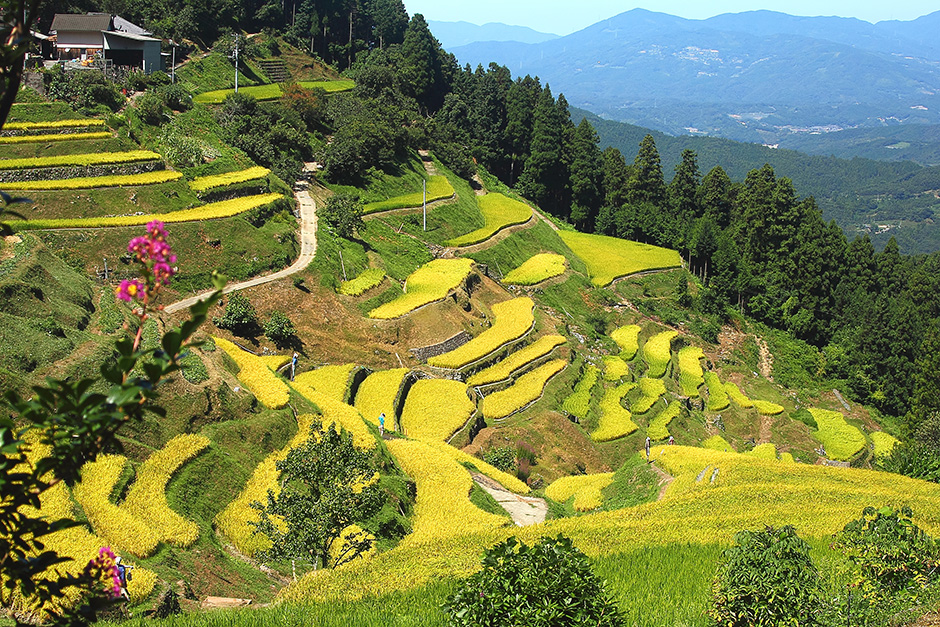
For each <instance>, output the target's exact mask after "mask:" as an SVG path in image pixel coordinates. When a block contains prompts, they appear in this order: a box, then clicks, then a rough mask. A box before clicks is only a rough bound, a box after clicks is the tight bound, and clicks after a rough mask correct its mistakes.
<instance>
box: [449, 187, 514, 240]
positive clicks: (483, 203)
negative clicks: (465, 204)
mask: <svg viewBox="0 0 940 627" xmlns="http://www.w3.org/2000/svg"><path fill="white" fill-rule="evenodd" d="M477 205H478V206H479V207H480V211H481V212H483V218H484V220H485V221H486V224H485V226H484V227H483V228H479V229H477V230H476V231H471V232H470V233H467V234H466V235H462V236H460V237H457V238H455V239H452V240H451V241H449V242H447V245H448V246H457V247H460V246H470V245H472V244H478V243H480V242H483V241H486V240H488V239H489V238H491V237H493V235H495V234H496V233H497V231H500V230H502V229H504V228H506V227H507V226H512V225H514V224H522V223H523V222H528V220H529V218H531V217H532V208H531V207H529V205H527V204H525V203H523V202H519V201H518V200H513V199H512V198H509V197H508V196H504V195H502V194H487V195H486V196H480V197H479V198H477Z"/></svg>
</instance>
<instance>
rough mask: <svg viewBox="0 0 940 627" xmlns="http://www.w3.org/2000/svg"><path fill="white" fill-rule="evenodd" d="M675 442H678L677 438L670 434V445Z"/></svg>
mask: <svg viewBox="0 0 940 627" xmlns="http://www.w3.org/2000/svg"><path fill="white" fill-rule="evenodd" d="M675 443H676V439H675V438H674V437H672V436H671V435H670V436H669V446H672V445H673V444H675Z"/></svg>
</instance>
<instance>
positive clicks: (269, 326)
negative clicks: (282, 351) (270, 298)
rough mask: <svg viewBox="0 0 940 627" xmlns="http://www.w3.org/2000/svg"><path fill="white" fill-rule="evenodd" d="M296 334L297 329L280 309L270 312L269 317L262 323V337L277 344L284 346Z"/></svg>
mask: <svg viewBox="0 0 940 627" xmlns="http://www.w3.org/2000/svg"><path fill="white" fill-rule="evenodd" d="M296 334H297V329H296V328H295V327H294V323H293V322H291V319H290V318H288V317H287V316H285V315H284V314H283V313H281V312H280V311H274V312H272V313H271V317H270V318H268V321H267V322H265V323H264V337H266V338H268V339H269V340H271V341H272V342H274V343H275V344H276V345H277V346H284V345H285V344H288V343H289V342H290V340H291V339H292V338H293V337H294V336H295V335H296Z"/></svg>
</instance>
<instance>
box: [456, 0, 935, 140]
mask: <svg viewBox="0 0 940 627" xmlns="http://www.w3.org/2000/svg"><path fill="white" fill-rule="evenodd" d="M938 18H940V13H938V14H933V15H931V16H926V17H924V18H921V19H920V20H915V21H913V22H898V23H883V24H884V26H879V25H871V24H867V23H866V22H861V21H859V20H843V19H840V18H793V17H792V16H787V15H784V14H780V13H772V12H769V11H757V12H751V13H744V14H737V15H723V16H718V17H715V18H711V19H710V20H686V19H683V18H679V17H674V16H670V15H665V14H662V13H654V12H651V11H646V10H642V9H635V10H633V11H629V12H627V13H623V14H621V15H618V16H615V17H612V18H610V19H608V20H604V21H602V22H599V23H597V24H594V25H592V26H589V27H588V28H586V29H584V30H581V31H578V32H576V33H573V34H571V35H568V36H565V37H560V38H558V39H554V40H551V41H548V42H543V43H540V44H522V43H515V42H501V43H499V42H496V43H494V42H490V43H487V44H479V43H476V44H470V45H467V46H462V47H457V48H454V49H451V52H453V53H454V54H456V55H457V58H458V59H459V60H460V62H461V63H470V64H471V66H476V65H477V64H479V63H482V64H483V65H484V66H485V65H486V64H487V63H489V62H490V61H496V62H497V63H500V64H504V65H506V66H507V67H509V69H510V70H511V71H512V72H513V75H514V76H523V75H525V74H532V75H533V76H535V75H538V76H539V77H540V78H541V79H542V81H543V82H548V83H549V84H550V85H551V87H552V90H553V91H554V92H556V93H557V92H564V94H565V96H566V97H567V99H568V101H569V103H571V104H572V105H574V106H578V107H582V108H584V109H588V110H590V111H593V112H595V113H597V114H599V115H601V116H603V117H608V118H611V119H615V120H621V121H626V122H631V123H634V124H638V125H640V126H644V127H650V128H655V129H659V130H662V131H664V132H667V133H672V134H680V133H692V134H697V133H698V134H707V135H720V136H725V137H730V138H733V139H738V140H742V141H751V142H763V143H768V144H773V143H777V142H778V141H779V140H780V138H782V137H787V136H789V135H791V134H792V133H794V132H798V133H810V132H820V131H831V130H841V129H844V128H853V127H857V126H880V125H884V124H940V89H938V86H940V62H938V61H934V60H931V59H930V58H927V56H926V55H927V54H928V53H930V49H931V45H930V41H929V37H926V36H925V33H927V32H929V28H930V25H931V24H932V23H934V22H936V21H937V19H938ZM879 29H881V30H879ZM800 32H802V33H810V34H812V35H815V36H810V35H807V34H799V33H800ZM938 32H940V31H938ZM882 33H888V34H882ZM891 33H893V34H891ZM905 33H906V34H905ZM824 36H825V37H828V38H826V39H824V38H823V37H824ZM849 42H854V43H851V44H850V43H849ZM866 42H867V43H866ZM891 42H895V43H896V44H897V46H898V47H897V48H895V50H896V51H895V52H891V53H889V52H886V50H889V49H890V46H889V44H891ZM863 45H870V46H871V48H870V49H869V48H865V47H863ZM934 45H936V44H934ZM912 51H913V52H912ZM918 51H919V52H920V53H923V54H919V56H918V54H915V52H918ZM930 54H932V53H930ZM938 58H940V57H938Z"/></svg>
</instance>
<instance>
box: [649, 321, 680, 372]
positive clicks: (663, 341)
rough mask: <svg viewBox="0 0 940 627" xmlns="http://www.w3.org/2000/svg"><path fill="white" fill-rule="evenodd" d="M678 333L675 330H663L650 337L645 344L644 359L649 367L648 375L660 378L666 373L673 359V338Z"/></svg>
mask: <svg viewBox="0 0 940 627" xmlns="http://www.w3.org/2000/svg"><path fill="white" fill-rule="evenodd" d="M676 335H678V334H677V333H676V332H675V331H663V332H662V333H657V334H656V335H654V336H653V337H651V338H650V339H648V340H647V341H646V344H644V345H643V359H644V360H645V361H646V365H647V366H648V367H649V369H648V370H647V372H646V376H648V377H655V378H659V377H661V376H663V375H664V374H666V368H667V367H668V366H669V362H670V360H671V359H672V351H671V345H672V340H673V338H674V337H676Z"/></svg>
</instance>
